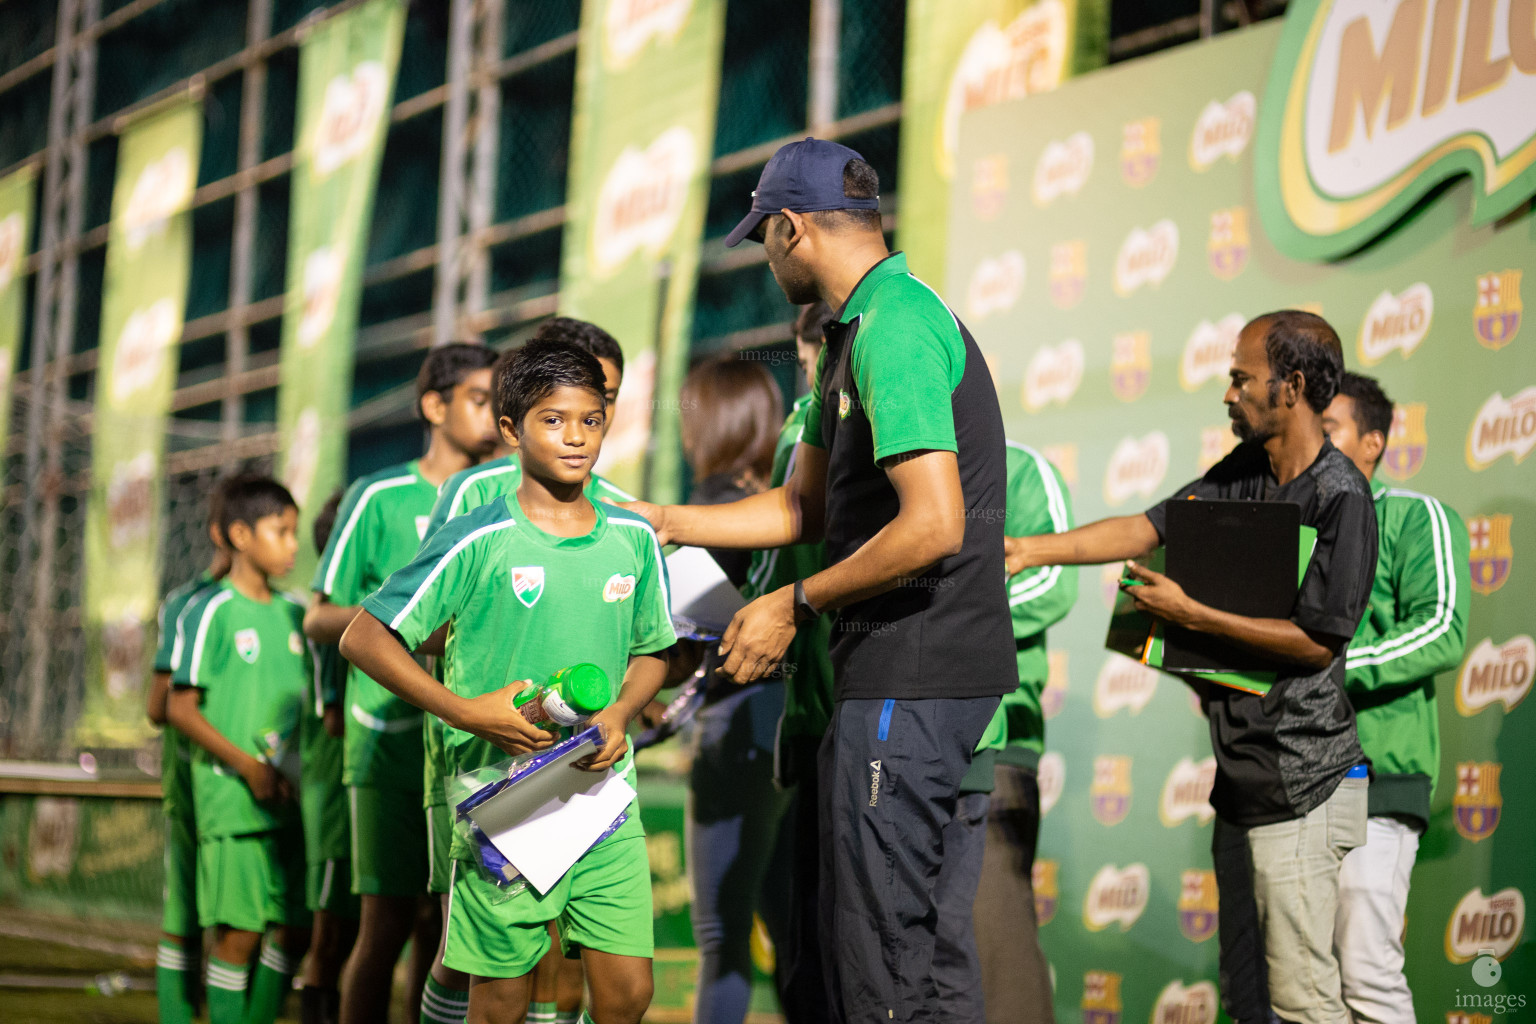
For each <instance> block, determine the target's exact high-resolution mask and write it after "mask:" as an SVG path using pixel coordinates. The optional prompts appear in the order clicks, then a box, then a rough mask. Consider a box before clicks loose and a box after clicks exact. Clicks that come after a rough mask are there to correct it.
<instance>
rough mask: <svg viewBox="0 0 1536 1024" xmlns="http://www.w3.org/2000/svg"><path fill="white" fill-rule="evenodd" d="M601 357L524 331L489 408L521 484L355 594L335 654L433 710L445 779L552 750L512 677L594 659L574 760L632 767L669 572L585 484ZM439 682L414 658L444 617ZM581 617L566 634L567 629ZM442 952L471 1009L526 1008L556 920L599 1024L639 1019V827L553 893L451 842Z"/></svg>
mask: <svg viewBox="0 0 1536 1024" xmlns="http://www.w3.org/2000/svg"><path fill="white" fill-rule="evenodd" d="M603 383H604V382H603V375H602V368H601V367H600V365H599V364H598V362H597V360H596V359H595V358H593V357H592V356H591V355H589V354H588V353H586V352H583V351H580V350H579V349H576V348H574V347H573V346H570V345H564V344H559V343H553V342H533V343H530V344H529V345H527V346H525V347H524V348H523V349H522V350H521V351H520V352H519V353H518V356H517V358H516V359H513V360H508V361H506V362H503V363H501V364H499V365H498V367H497V375H496V388H495V393H496V406H497V412H498V418H499V423H500V425H501V429H502V432H503V435H504V436H506V437H507V439H508V440H515V442H516V443H517V446H518V457H519V460H520V462H521V467H522V472H521V477H522V480H521V483H520V484H519V486H518V489H517V491H516V492H515V493H513V494H511V495H508V496H505V497H502V498H498V499H497V500H496V501H493V502H491V503H490V504H488V505H483V506H481V507H480V508H478V509H476V510H474V511H472V512H470V513H467V514H465V515H462V516H458V517H456V518H455V519H453V520H452V521H451V522H449V523H448V524H447V525H445V526H444V527H443V528H442V529H441V530H439V531H438V532H437V533H435V534H434V535H433V537H432V540H431V542H430V543H429V544H428V545H427V546H426V548H425V549H424V550H423V551H422V553H421V554H420V555H419V556H418V557H417V559H416V561H414V562H413V563H411V565H409V566H407V567H406V568H404V569H402V570H401V571H399V572H398V573H396V574H395V575H394V576H393V577H391V578H390V579H389V581H388V582H386V583H385V585H384V586H383V588H381V589H380V590H379V592H377V593H375V594H373V595H372V596H370V597H369V598H367V600H366V601H365V602H364V604H363V610H364V611H365V612H367V613H368V614H366V615H359V616H358V617H357V619H356V621H354V622H353V624H352V625H351V627H349V629H348V631H347V634H346V635H345V636H344V637H343V639H342V644H341V649H342V653H343V655H345V656H346V657H347V658H348V660H350V661H351V662H352V663H353V664H354V665H356V666H358V667H359V668H360V669H362V670H363V671H365V672H367V673H368V674H369V675H371V676H372V677H373V678H375V679H376V680H378V681H379V682H380V683H382V684H383V685H384V686H385V687H386V688H387V689H389V690H390V691H391V692H393V693H396V694H398V695H399V696H401V697H402V698H404V699H406V700H409V701H410V702H411V703H412V704H415V705H416V706H418V707H420V708H422V709H423V710H425V711H427V712H429V713H431V714H433V715H436V716H437V717H439V718H441V719H442V720H443V721H444V723H445V725H446V726H447V727H446V728H445V730H444V760H445V764H444V768H445V772H447V773H452V774H459V773H462V772H465V771H469V770H471V769H474V768H478V767H483V766H486V765H490V764H494V763H495V762H497V761H499V760H501V758H502V757H503V756H504V752H505V753H514V754H516V753H523V752H527V751H529V750H536V749H543V748H546V747H548V746H549V745H550V744H551V743H552V742H553V739H554V735H553V734H552V733H549V732H546V731H544V730H541V729H537V728H535V727H533V726H531V725H530V724H528V722H527V721H526V720H525V719H524V718H523V716H522V715H521V714H518V713H517V712H515V711H514V710H513V709H512V706H511V697H512V695H513V694H515V693H516V692H518V691H519V690H520V689H522V687H523V684H522V683H513V684H510V685H503V683H504V681H505V680H508V679H513V680H525V679H545V678H548V677H549V676H550V675H551V674H552V673H554V672H555V671H557V670H558V669H561V668H564V667H566V666H568V665H570V664H573V663H575V662H578V661H589V662H592V663H594V664H597V665H598V666H599V667H601V668H602V669H603V670H604V671H605V672H606V673H607V674H608V677H609V679H610V680H614V681H615V682H616V683H617V681H619V680H622V684H618V685H615V686H614V692H613V701H612V703H610V704H609V705H608V707H606V708H605V709H603V710H602V711H600V712H598V713H597V714H596V715H594V716H592V718H591V722H592V723H593V724H596V725H599V726H600V727H601V728H602V729H603V736H604V743H603V747H602V749H601V750H600V751H599V752H597V753H596V754H594V755H592V756H591V757H589V758H587V759H585V760H584V762H583V763H582V766H583V767H585V768H587V769H589V770H592V771H603V770H606V769H607V768H609V767H613V766H615V765H617V767H618V769H619V773H620V774H621V775H623V774H628V773H630V772H631V771H632V769H633V761H632V759H631V757H630V756H629V754H628V745H627V743H626V741H625V737H624V732H625V729H626V727H627V726H628V725H629V722H630V721H631V720H632V719H633V718H634V716H635V715H636V714H638V713H639V711H640V709H641V708H643V707H645V705H646V704H648V703H649V702H650V701H651V699H652V698H654V697H655V695H656V693H657V691H658V690H659V689H660V688H661V684H662V681H663V678H664V677H665V673H666V660H665V658H664V657H663V656H662V652H664V651H665V650H666V649H667V648H669V647H670V646H672V644H673V642H674V640H675V636H674V634H673V631H672V624H671V615H670V609H669V607H668V599H667V582H666V569H665V564H664V562H663V561H662V556H661V548H660V546H659V545H658V544H657V542H656V536H655V533H654V532H653V531H652V530H651V528H650V526H649V524H648V523H646V522H645V521H644V520H643V519H641V518H640V517H638V516H635V515H633V514H631V513H628V512H625V511H623V510H622V509H616V508H612V507H610V506H607V505H605V504H601V503H598V504H594V503H593V502H591V501H590V500H589V499H588V498H587V496H586V494H585V493H584V490H585V487H586V485H587V483H588V477H589V475H590V473H591V471H592V465H593V464H594V463H595V462H596V461H597V456H598V454H599V452H600V450H601V447H602V439H603V432H604V419H605V415H604V408H605V405H606V401H605V396H604V393H603V392H604V388H603ZM444 623H447V624H448V632H447V639H446V647H445V650H446V658H447V660H446V665H447V673H446V675H447V683H446V686H445V685H444V684H442V683H439V682H438V681H437V680H435V679H433V678H432V677H431V676H430V675H429V674H427V673H426V672H425V671H424V670H422V669H421V668H420V666H419V665H417V663H416V662H415V661H414V660H413V659H412V658H411V657H410V655H409V653H408V651H409V650H410V649H414V648H415V647H417V646H419V645H421V644H422V643H423V642H424V641H425V640H426V638H427V637H428V636H430V635H431V634H432V633H433V632H435V631H436V630H437V629H438V628H439V627H440V626H441V625H442V624H444ZM573 623H579V624H580V629H579V638H580V639H579V642H576V643H573V642H572V640H571V639H569V638H571V637H572V636H573V629H572V624H573ZM452 854H453V858H454V863H453V868H452V880H451V886H452V900H451V903H450V908H451V909H450V914H449V920H448V925H447V932H448V934H447V940H446V954H445V956H444V962H445V963H446V964H447V965H448V966H449V967H451V968H453V969H455V970H459V971H463V972H465V973H468V974H471V975H473V976H474V978H473V981H472V983H471V987H470V999H469V1019H470V1020H471V1021H475V1022H487V1024H488V1022H492V1021H505V1020H520V1019H523V1017H524V1015H525V1014H526V1012H527V1009H528V1004H529V999H530V994H531V990H532V972H533V970H534V968H535V966H536V965H537V964H538V962H539V961H540V959H542V957H543V956H544V954H545V953H546V951H547V950H548V949H549V944H550V939H549V934H548V932H547V930H546V925H547V922H549V921H551V920H558V921H559V923H560V933H561V937H562V945H563V946H564V948H565V952H566V954H567V955H568V956H569V955H574V954H575V951H577V950H580V956H581V958H582V961H583V964H584V966H585V968H586V976H587V981H588V986H589V989H590V992H591V1000H592V1001H591V1008H590V1010H589V1014H590V1019H591V1020H593V1021H595V1022H597V1024H638V1022H639V1020H640V1018H641V1017H642V1015H643V1014H644V1012H645V1009H646V1007H647V1006H648V1005H649V1003H650V996H651V991H652V978H651V959H650V958H651V954H652V938H651V930H652V923H651V916H652V915H651V890H650V868H649V862H648V859H647V856H646V852H645V843H644V830H643V829H642V827H641V824H640V819H639V815H638V811H637V809H636V808H635V807H633V806H631V807H630V809H629V816H628V820H627V821H626V822H625V823H624V824H623V826H622V827H620V828H619V830H618V831H617V832H615V833H614V834H613V835H612V836H610V837H609V838H608V839H606V840H604V841H603V842H601V843H599V844H598V845H597V846H595V847H593V848H592V850H590V851H588V852H587V853H586V854H585V855H584V856H583V857H582V858H581V859H580V860H579V861H578V862H577V863H576V864H575V865H574V866H573V867H572V868H571V869H570V870H569V871H568V872H567V873H566V874H565V876H564V877H563V878H562V879H561V880H560V881H559V882H558V883H557V884H556V885H555V886H554V887H553V888H551V889H550V891H548V892H546V893H543V894H538V893H536V892H534V891H533V890H531V889H530V890H526V891H524V892H521V893H519V894H518V895H516V896H513V897H512V898H510V899H507V898H505V894H504V893H502V892H501V891H500V889H499V888H498V887H497V886H496V885H495V883H493V882H492V881H490V880H489V879H488V878H486V877H485V876H484V874H483V869H481V868H480V867H479V866H478V865H477V864H476V863H475V859H474V858H475V854H474V851H473V850H471V849H469V848H468V847H467V846H466V845H464V844H463V842H462V841H461V840H460V839H459V838H457V837H455V838H454V840H453V849H452Z"/></svg>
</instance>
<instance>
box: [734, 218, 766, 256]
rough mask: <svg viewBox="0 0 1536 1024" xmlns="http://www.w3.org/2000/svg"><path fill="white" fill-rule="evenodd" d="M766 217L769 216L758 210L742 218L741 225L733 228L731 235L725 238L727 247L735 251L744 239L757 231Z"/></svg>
mask: <svg viewBox="0 0 1536 1024" xmlns="http://www.w3.org/2000/svg"><path fill="white" fill-rule="evenodd" d="M766 216H768V215H767V214H766V213H759V212H758V211H757V210H753V211H752V212H751V213H749V214H747V215H746V216H745V217H743V218H741V223H739V224H737V225H736V226H735V227H734V228H732V229H731V233H730V234H728V235H726V236H725V247H726V248H727V249H734V248H735V247H736V246H738V245H740V244H741V240H742V239H743V238H746V237H747V236H748V235H750V234H751V233H752V232H754V231H756V230H757V226H758V225H759V224H761V223H762V222H763V218H764V217H766Z"/></svg>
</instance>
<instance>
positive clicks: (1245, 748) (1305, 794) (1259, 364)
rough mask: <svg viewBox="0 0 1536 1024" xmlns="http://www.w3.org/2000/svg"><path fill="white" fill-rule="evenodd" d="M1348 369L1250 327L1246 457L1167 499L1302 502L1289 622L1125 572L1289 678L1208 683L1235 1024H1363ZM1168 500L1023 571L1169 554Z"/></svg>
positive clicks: (1018, 564)
mask: <svg viewBox="0 0 1536 1024" xmlns="http://www.w3.org/2000/svg"><path fill="white" fill-rule="evenodd" d="M1343 372H1344V359H1343V353H1342V349H1341V347H1340V345H1339V339H1338V335H1337V334H1335V333H1334V330H1333V328H1332V327H1330V326H1329V325H1328V323H1327V322H1326V321H1325V320H1323V319H1322V318H1321V317H1318V316H1315V315H1313V314H1311V313H1304V312H1299V311H1296V310H1283V311H1280V312H1276V313H1268V314H1265V315H1264V316H1261V317H1258V318H1257V319H1255V320H1252V321H1250V322H1249V323H1248V324H1247V326H1245V327H1244V328H1243V330H1242V333H1241V334H1240V335H1239V338H1238V343H1237V348H1236V351H1235V352H1234V354H1233V359H1232V369H1231V377H1232V383H1231V386H1230V387H1228V388H1227V392H1226V395H1225V397H1224V399H1223V400H1224V401H1225V402H1226V405H1227V411H1228V415H1229V416H1230V417H1231V419H1232V429H1233V431H1234V432H1235V433H1236V434H1237V436H1238V437H1239V438H1240V439H1241V440H1242V443H1241V444H1239V445H1238V446H1237V448H1236V449H1234V450H1233V451H1232V453H1231V454H1230V455H1228V456H1227V457H1226V458H1225V459H1223V460H1222V461H1221V462H1220V463H1218V464H1217V465H1216V466H1215V467H1213V468H1212V469H1211V471H1210V472H1208V473H1207V474H1206V475H1205V476H1204V477H1202V478H1201V479H1199V480H1197V481H1195V482H1194V483H1191V484H1189V485H1188V486H1187V487H1185V488H1183V489H1182V490H1180V491H1179V492H1178V493H1177V494H1175V495H1174V496H1173V497H1172V498H1170V499H1168V501H1182V500H1186V499H1189V498H1206V499H1214V498H1228V499H1244V500H1250V501H1251V500H1259V501H1284V502H1292V503H1294V504H1296V505H1299V506H1300V508H1301V522H1302V524H1303V525H1306V526H1311V527H1313V528H1315V529H1316V531H1317V544H1316V547H1315V548H1314V549H1313V553H1312V559H1311V562H1310V564H1309V566H1308V568H1307V571H1306V574H1305V576H1304V578H1303V580H1302V584H1301V587H1300V590H1299V592H1298V594H1297V597H1296V604H1295V606H1294V608H1293V610H1292V612H1291V615H1290V617H1289V618H1287V619H1256V618H1248V617H1245V616H1240V615H1234V614H1231V613H1228V612H1223V611H1220V610H1218V609H1215V608H1211V607H1209V606H1207V605H1203V604H1201V603H1199V602H1197V601H1194V600H1192V599H1191V598H1190V597H1189V596H1188V595H1186V594H1185V593H1184V591H1183V590H1182V589H1181V588H1180V587H1179V586H1178V584H1176V583H1174V582H1173V581H1172V580H1170V579H1168V578H1167V577H1166V576H1163V575H1161V574H1160V573H1156V572H1153V571H1151V570H1150V569H1147V568H1146V567H1144V566H1142V565H1138V564H1137V563H1135V562H1128V563H1127V566H1126V571H1127V573H1128V575H1129V576H1131V577H1134V578H1135V580H1136V583H1135V584H1134V585H1131V584H1122V587H1123V588H1124V589H1126V590H1127V592H1128V593H1130V594H1131V595H1132V596H1133V597H1134V598H1135V601H1136V605H1137V607H1138V608H1140V609H1141V610H1142V611H1145V612H1148V613H1150V614H1151V615H1153V616H1155V617H1156V618H1158V619H1161V620H1163V621H1164V622H1168V623H1172V624H1175V625H1178V626H1183V627H1185V628H1187V629H1192V630H1196V631H1198V632H1203V633H1208V634H1212V635H1214V636H1218V637H1221V638H1223V639H1225V640H1227V641H1229V642H1232V643H1235V644H1237V645H1239V646H1242V647H1244V648H1247V649H1249V650H1252V651H1255V652H1258V653H1260V654H1263V655H1266V656H1267V657H1268V658H1269V659H1270V660H1271V661H1272V662H1273V663H1274V664H1275V665H1277V666H1279V667H1280V671H1279V672H1278V673H1277V678H1276V681H1275V683H1274V684H1273V686H1272V687H1271V689H1270V690H1269V692H1268V693H1267V694H1265V695H1263V696H1260V695H1258V694H1254V693H1248V692H1245V691H1240V690H1236V689H1231V688H1228V687H1225V686H1219V685H1214V684H1200V686H1199V687H1198V688H1199V690H1200V697H1201V702H1202V705H1203V707H1204V710H1205V713H1206V716H1207V717H1208V718H1209V719H1210V729H1211V746H1212V747H1214V748H1215V752H1216V765H1217V772H1216V784H1215V788H1214V789H1213V790H1212V793H1211V805H1212V806H1213V807H1214V808H1215V809H1216V815H1217V818H1216V828H1215V833H1214V836H1213V840H1212V853H1213V857H1214V861H1215V868H1216V881H1217V886H1218V888H1219V889H1220V893H1221V913H1220V922H1219V928H1220V942H1221V967H1220V974H1221V989H1222V1001H1223V1004H1224V1006H1225V1008H1226V1010H1227V1012H1228V1013H1229V1014H1230V1015H1231V1016H1232V1017H1233V1018H1234V1019H1235V1020H1237V1021H1265V1020H1268V1018H1269V1014H1270V1012H1271V1010H1273V1012H1274V1013H1275V1014H1276V1015H1277V1016H1278V1017H1279V1018H1280V1019H1281V1020H1283V1021H1294V1022H1297V1024H1342V1022H1347V1021H1348V1020H1349V1017H1348V1015H1347V1013H1346V1011H1345V1008H1344V1003H1343V1000H1342V995H1341V989H1340V982H1339V968H1338V961H1337V960H1336V958H1335V956H1334V951H1333V930H1334V917H1335V912H1336V907H1337V902H1338V886H1339V865H1340V863H1341V862H1342V860H1343V857H1344V854H1345V853H1347V852H1348V851H1349V850H1351V849H1353V848H1354V847H1356V846H1359V845H1361V844H1362V843H1364V841H1365V820H1366V786H1367V779H1366V778H1365V774H1366V772H1365V769H1364V767H1363V766H1364V764H1365V755H1364V754H1363V753H1362V752H1361V749H1360V743H1359V740H1358V738H1357V736H1356V732H1355V717H1354V712H1353V710H1352V709H1351V707H1350V703H1349V700H1348V698H1347V697H1346V696H1345V693H1344V658H1345V652H1346V648H1347V646H1348V643H1349V639H1350V637H1352V636H1353V635H1354V632H1355V627H1356V626H1357V625H1358V623H1359V622H1360V618H1361V616H1362V615H1363V614H1364V613H1365V610H1366V606H1367V603H1368V601H1369V599H1370V593H1371V583H1372V580H1373V578H1374V575H1375V569H1376V516H1375V511H1374V508H1373V505H1372V501H1371V492H1370V487H1369V485H1368V484H1367V482H1366V480H1365V478H1364V477H1363V476H1361V475H1360V471H1359V470H1358V469H1356V468H1355V466H1354V464H1353V463H1352V462H1351V461H1350V460H1349V459H1348V458H1347V457H1345V456H1344V454H1343V453H1341V452H1340V451H1339V450H1338V449H1336V448H1334V447H1333V445H1332V444H1330V443H1329V441H1328V438H1327V436H1326V434H1325V433H1324V431H1323V426H1322V412H1323V410H1324V409H1326V408H1327V407H1328V403H1329V402H1330V401H1332V400H1333V396H1334V394H1335V393H1336V392H1337V390H1338V387H1339V380H1340V378H1341V377H1342V375H1343ZM1168 501H1164V502H1161V503H1159V504H1157V505H1155V506H1153V507H1152V508H1150V509H1148V510H1147V512H1146V513H1145V514H1144V515H1136V516H1122V517H1119V518H1113V519H1103V520H1100V521H1099V522H1096V523H1091V524H1089V525H1087V526H1084V527H1081V528H1079V529H1076V530H1071V531H1068V532H1066V533H1061V534H1044V535H1041V536H1037V537H1024V538H1017V539H1015V538H1010V539H1009V540H1008V542H1007V546H1008V556H1009V558H1008V567H1009V570H1010V571H1016V570H1017V569H1019V568H1022V567H1025V566H1030V565H1052V564H1085V563H1095V562H1111V561H1115V560H1117V559H1121V558H1133V557H1137V556H1139V555H1140V554H1141V553H1142V552H1145V551H1148V550H1150V549H1152V548H1154V547H1156V546H1157V545H1158V544H1159V543H1161V541H1162V537H1163V527H1164V522H1165V514H1166V509H1167V506H1168ZM1233 568H1234V571H1237V572H1241V566H1234V567H1233Z"/></svg>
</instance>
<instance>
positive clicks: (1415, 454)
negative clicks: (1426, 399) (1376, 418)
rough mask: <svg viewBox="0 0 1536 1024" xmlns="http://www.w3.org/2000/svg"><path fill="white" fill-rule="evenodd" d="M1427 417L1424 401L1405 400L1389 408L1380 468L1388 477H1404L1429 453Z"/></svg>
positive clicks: (1416, 469) (1417, 467) (1417, 466)
mask: <svg viewBox="0 0 1536 1024" xmlns="http://www.w3.org/2000/svg"><path fill="white" fill-rule="evenodd" d="M1428 416H1429V406H1427V405H1425V404H1424V403H1423V402H1404V403H1403V404H1402V405H1399V406H1397V407H1396V408H1394V409H1393V410H1392V427H1391V429H1390V430H1388V431H1387V450H1386V451H1384V452H1382V453H1381V471H1382V472H1383V473H1385V474H1386V475H1387V476H1389V477H1391V478H1392V479H1394V480H1407V479H1408V478H1409V477H1411V476H1413V474H1415V473H1417V472H1418V471H1419V469H1420V467H1422V466H1423V465H1424V456H1425V455H1426V454H1427V453H1428V452H1429V430H1428V428H1427V427H1426V426H1425V420H1426V419H1427V418H1428Z"/></svg>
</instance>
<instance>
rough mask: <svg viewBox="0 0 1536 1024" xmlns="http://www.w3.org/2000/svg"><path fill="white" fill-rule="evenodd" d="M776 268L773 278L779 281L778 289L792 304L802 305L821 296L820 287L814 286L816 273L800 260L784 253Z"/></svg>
mask: <svg viewBox="0 0 1536 1024" xmlns="http://www.w3.org/2000/svg"><path fill="white" fill-rule="evenodd" d="M777 269H778V273H776V274H774V280H776V281H777V282H778V283H779V290H780V291H782V292H783V293H784V297H785V298H786V299H788V300H789V301H790V302H791V303H793V304H794V305H797V306H804V305H807V304H808V303H812V302H815V301H817V300H818V299H820V298H821V289H819V288H817V287H816V275H814V274H812V273H811V271H810V269H809V268H808V267H806V265H805V264H804V263H802V262H801V261H800V260H798V259H795V258H794V257H793V256H790V255H788V254H786V255H785V257H784V259H783V261H782V262H781V263H780V264H779V266H778V268H777Z"/></svg>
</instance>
